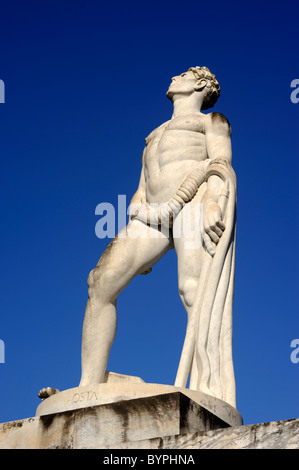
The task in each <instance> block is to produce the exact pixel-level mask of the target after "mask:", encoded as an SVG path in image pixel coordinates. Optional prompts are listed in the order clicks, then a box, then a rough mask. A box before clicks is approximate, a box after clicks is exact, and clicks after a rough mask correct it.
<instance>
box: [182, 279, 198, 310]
mask: <svg viewBox="0 0 299 470" xmlns="http://www.w3.org/2000/svg"><path fill="white" fill-rule="evenodd" d="M197 284H198V280H196V279H184V280H183V281H181V282H180V283H179V292H180V295H181V296H182V297H183V299H184V303H185V304H186V306H187V307H191V306H192V305H193V302H194V299H195V294H196V290H197Z"/></svg>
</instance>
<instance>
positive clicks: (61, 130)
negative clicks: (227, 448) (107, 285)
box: [0, 0, 299, 424]
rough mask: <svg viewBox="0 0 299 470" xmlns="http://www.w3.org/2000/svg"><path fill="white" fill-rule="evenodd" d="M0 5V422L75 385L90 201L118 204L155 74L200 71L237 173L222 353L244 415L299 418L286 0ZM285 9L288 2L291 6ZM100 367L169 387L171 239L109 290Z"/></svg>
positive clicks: (294, 110) (92, 246)
mask: <svg viewBox="0 0 299 470" xmlns="http://www.w3.org/2000/svg"><path fill="white" fill-rule="evenodd" d="M296 3H297V2H295V1H289V0H287V1H285V2H283V3H282V2H279V3H278V2H276V3H275V2H272V3H271V4H270V3H269V2H260V1H259V2H256V1H251V2H235V1H234V2H219V1H213V2H199V1H190V0H186V1H185V2H178V1H175V0H174V1H172V2H170V1H163V0H160V1H156V0H153V1H151V2H137V1H126V2H120V1H114V2H101V1H90V0H85V1H78V0H73V1H71V2H67V1H65V0H60V1H59V2H58V1H51V2H48V1H43V2H40V1H39V2H38V1H36V2H34V1H28V2H21V1H13V0H11V1H9V2H8V1H6V2H2V4H1V17H0V43H1V50H0V79H2V80H4V82H5V85H6V102H5V104H0V133H1V138H0V155H1V176H0V178H1V193H2V194H1V200H0V203H1V304H0V305H1V318H0V339H2V340H3V341H4V342H5V353H6V356H5V363H4V364H0V422H4V421H12V420H16V419H22V418H28V417H31V416H34V414H35V409H36V407H37V405H38V404H39V399H38V397H37V393H38V391H39V389H40V388H42V387H44V386H48V385H51V386H54V387H57V388H59V389H61V390H63V389H67V388H71V387H74V386H77V384H78V382H79V380H80V367H81V366H80V354H81V351H80V349H81V330H82V323H83V316H84V310H85V305H86V300H87V285H86V281H87V276H88V273H89V271H90V270H91V269H92V268H93V267H94V266H95V264H96V263H97V261H98V258H99V257H100V255H101V254H102V252H103V250H104V249H105V247H106V246H107V244H108V243H109V240H108V239H104V240H100V239H98V238H97V237H96V235H95V224H96V222H97V220H98V216H96V215H95V208H96V206H97V204H99V203H100V202H110V203H112V204H117V196H118V194H126V195H127V200H128V203H129V200H130V198H131V197H132V195H133V193H134V192H135V190H136V187H137V184H138V180H139V174H140V169H141V153H142V150H143V146H144V138H145V137H146V136H147V135H148V134H149V133H150V132H151V130H152V129H154V128H155V127H157V126H158V125H160V124H161V123H162V122H164V121H166V120H167V119H170V117H171V111H172V107H171V103H170V101H169V100H167V98H166V96H165V93H166V90H167V88H168V85H169V83H170V78H171V77H172V76H174V75H177V74H179V73H181V72H183V71H185V70H186V69H188V68H189V67H190V66H195V65H200V66H203V65H205V66H207V67H209V68H210V69H211V70H212V72H213V73H215V75H216V77H217V79H218V81H219V82H220V86H221V97H220V99H219V101H218V103H217V105H216V106H215V108H214V109H213V110H214V111H218V112H221V113H223V114H225V115H226V116H227V118H228V119H229V121H230V123H231V126H232V144H233V166H234V169H235V171H236V174H237V178H238V225H237V258H236V281H235V302H234V363H235V373H236V383H237V404H238V410H239V411H240V413H241V414H242V416H243V418H244V422H245V424H251V423H258V422H267V421H275V420H280V419H289V418H298V417H299V406H298V385H299V380H298V374H299V363H298V364H294V363H292V362H291V360H290V355H291V351H292V350H291V348H290V343H291V341H292V340H293V339H295V338H299V325H298V275H297V269H296V268H297V263H298V244H297V240H298V228H299V227H298V219H297V214H298V202H299V198H298V189H297V185H298V147H299V146H298V113H299V103H298V104H294V103H292V102H291V100H290V94H291V91H292V89H291V88H290V83H291V81H292V80H293V79H295V78H299V70H298V36H297V28H298V14H299V11H298V6H296ZM297 5H298V4H297ZM118 305H119V322H118V331H117V336H116V340H115V343H114V345H113V348H112V352H111V356H110V359H109V367H108V368H109V370H112V371H114V372H120V373H125V374H131V375H137V376H140V377H142V378H143V379H144V380H145V381H146V382H154V383H165V384H173V382H174V379H175V374H176V369H177V366H178V362H179V357H180V353H181V347H182V343H183V339H184V335H185V326H186V314H185V311H184V309H183V307H182V305H181V303H180V299H179V295H178V289H177V265H176V257H175V253H174V252H170V253H168V254H167V255H166V256H165V258H164V259H163V260H161V261H160V262H159V263H158V264H157V265H156V266H155V267H154V269H153V272H152V273H151V274H150V275H148V276H139V277H137V278H136V279H134V281H133V282H132V283H131V285H130V286H129V287H128V288H127V289H126V291H124V292H123V293H122V294H121V296H120V298H119V302H118Z"/></svg>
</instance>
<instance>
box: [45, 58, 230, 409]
mask: <svg viewBox="0 0 299 470" xmlns="http://www.w3.org/2000/svg"><path fill="white" fill-rule="evenodd" d="M219 95H220V87H219V84H218V82H217V80H216V78H215V76H214V75H213V74H212V73H211V72H210V71H209V69H207V68H206V67H193V68H190V69H189V70H188V71H187V72H185V73H182V74H181V75H179V76H176V77H174V78H172V82H171V84H170V86H169V89H168V91H167V97H168V98H169V99H170V100H171V101H172V103H173V115H172V117H171V119H170V120H169V121H167V122H165V123H164V124H162V125H161V126H159V127H158V128H157V129H155V130H154V131H153V132H152V133H151V134H150V135H149V136H148V137H147V138H146V145H145V148H144V151H143V155H142V171H141V176H140V182H139V186H138V189H137V191H136V193H135V194H134V196H133V198H132V201H131V207H132V211H131V216H130V220H129V223H128V225H127V227H125V228H124V229H123V230H122V231H121V232H120V233H119V234H118V235H117V236H116V237H115V239H114V240H112V241H111V243H110V244H109V246H108V247H107V248H106V250H105V252H104V253H103V255H102V257H101V258H100V260H99V262H98V264H97V266H96V267H95V268H94V269H93V270H92V271H91V273H90V274H89V277H88V302H87V306H86V312H85V318H84V324H83V335H82V377H81V382H80V386H85V385H90V384H98V383H102V382H104V375H105V371H106V367H107V362H108V357H109V352H110V348H111V345H112V343H113V341H114V337H115V333H116V322H117V312H116V301H117V297H118V295H119V294H120V292H121V291H122V290H123V289H124V288H125V287H126V286H127V285H128V284H129V282H130V281H131V280H132V279H133V278H134V277H135V276H136V275H137V274H145V273H148V272H150V271H151V268H152V266H153V265H154V264H155V263H156V262H157V261H158V260H159V259H160V258H161V257H162V256H163V255H164V254H165V253H166V252H167V251H168V250H170V249H172V248H174V249H175V250H176V254H177V257H178V284H179V294H180V297H181V300H182V302H183V305H184V307H185V309H186V311H187V314H188V326H187V332H186V338H185V343H184V348H183V352H182V357H181V362H180V365H179V369H178V373H177V378H176V382H175V385H176V386H179V387H186V381H187V378H188V376H189V374H190V388H193V389H194V390H201V391H203V392H205V393H208V394H210V395H213V396H216V397H217V398H220V399H222V400H224V401H227V402H228V403H230V404H231V405H233V406H235V383H234V372H233V364H232V335H231V331H232V296H233V278H234V246H235V243H234V234H235V230H234V227H235V186H236V183H235V178H234V172H233V170H232V168H231V165H230V164H231V160H232V150H231V139H230V135H231V129H230V125H229V122H228V121H227V119H226V118H225V117H224V116H223V115H222V114H219V113H210V114H204V113H202V110H206V109H208V108H210V107H213V106H214V104H215V103H216V101H217V99H218V97H219ZM155 205H156V206H157V205H158V206H159V207H160V212H157V210H156V209H152V208H151V207H152V206H155ZM198 207H201V211H198ZM161 208H162V211H161ZM184 213H185V214H186V215H187V216H188V223H190V224H191V231H190V230H188V237H186V236H185V231H184V220H186V218H185V219H184ZM166 219H167V220H166ZM200 225H202V226H203V230H202V232H203V233H202V238H201V243H198V241H199V240H198V238H199V237H200V233H201V232H200V230H198V228H199V227H200ZM175 233H178V234H179V235H178V236H175ZM190 233H191V238H190ZM192 237H193V238H192ZM222 240H223V241H222ZM196 242H197V243H196ZM44 390H45V389H44ZM49 394H51V393H47V392H45V391H44V394H43V393H41V395H40V396H43V397H45V396H48V395H49Z"/></svg>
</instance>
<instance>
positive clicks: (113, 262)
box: [97, 220, 173, 284]
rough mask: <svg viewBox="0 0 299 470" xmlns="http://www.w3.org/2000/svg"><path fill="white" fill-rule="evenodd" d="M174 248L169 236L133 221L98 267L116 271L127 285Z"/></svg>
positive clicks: (115, 240) (111, 244)
mask: <svg viewBox="0 0 299 470" xmlns="http://www.w3.org/2000/svg"><path fill="white" fill-rule="evenodd" d="M172 247H173V246H172V240H171V239H170V238H169V237H168V236H167V234H163V233H161V232H160V231H158V230H156V229H155V228H151V227H148V226H146V225H145V224H144V223H143V222H141V221H139V220H133V221H132V222H130V223H129V224H128V225H127V227H125V228H124V229H123V230H122V231H121V232H120V233H119V234H118V235H117V236H116V237H115V238H114V239H113V240H112V241H111V243H110V244H109V245H108V247H107V248H106V250H105V252H104V253H103V255H102V257H101V258H100V260H99V262H98V264H97V268H98V269H100V270H106V271H110V272H113V273H114V274H115V276H117V277H121V279H122V283H123V284H127V283H128V282H129V281H130V280H131V279H132V278H133V277H134V276H136V275H137V274H141V273H143V272H144V271H145V270H146V269H148V268H150V267H152V266H153V265H154V264H155V263H156V262H157V261H159V259H160V258H161V257H162V256H163V255H164V254H165V253H166V252H167V251H168V250H169V249H170V248H172Z"/></svg>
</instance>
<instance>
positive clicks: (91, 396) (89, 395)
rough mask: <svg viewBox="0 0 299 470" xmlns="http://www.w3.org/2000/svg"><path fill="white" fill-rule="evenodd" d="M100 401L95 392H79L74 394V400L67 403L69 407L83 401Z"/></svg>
mask: <svg viewBox="0 0 299 470" xmlns="http://www.w3.org/2000/svg"><path fill="white" fill-rule="evenodd" d="M94 400H98V397H97V394H96V392H95V391H93V390H92V391H87V392H78V393H74V395H73V396H72V398H71V399H70V400H68V401H67V403H68V405H74V404H76V403H80V402H83V401H94Z"/></svg>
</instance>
